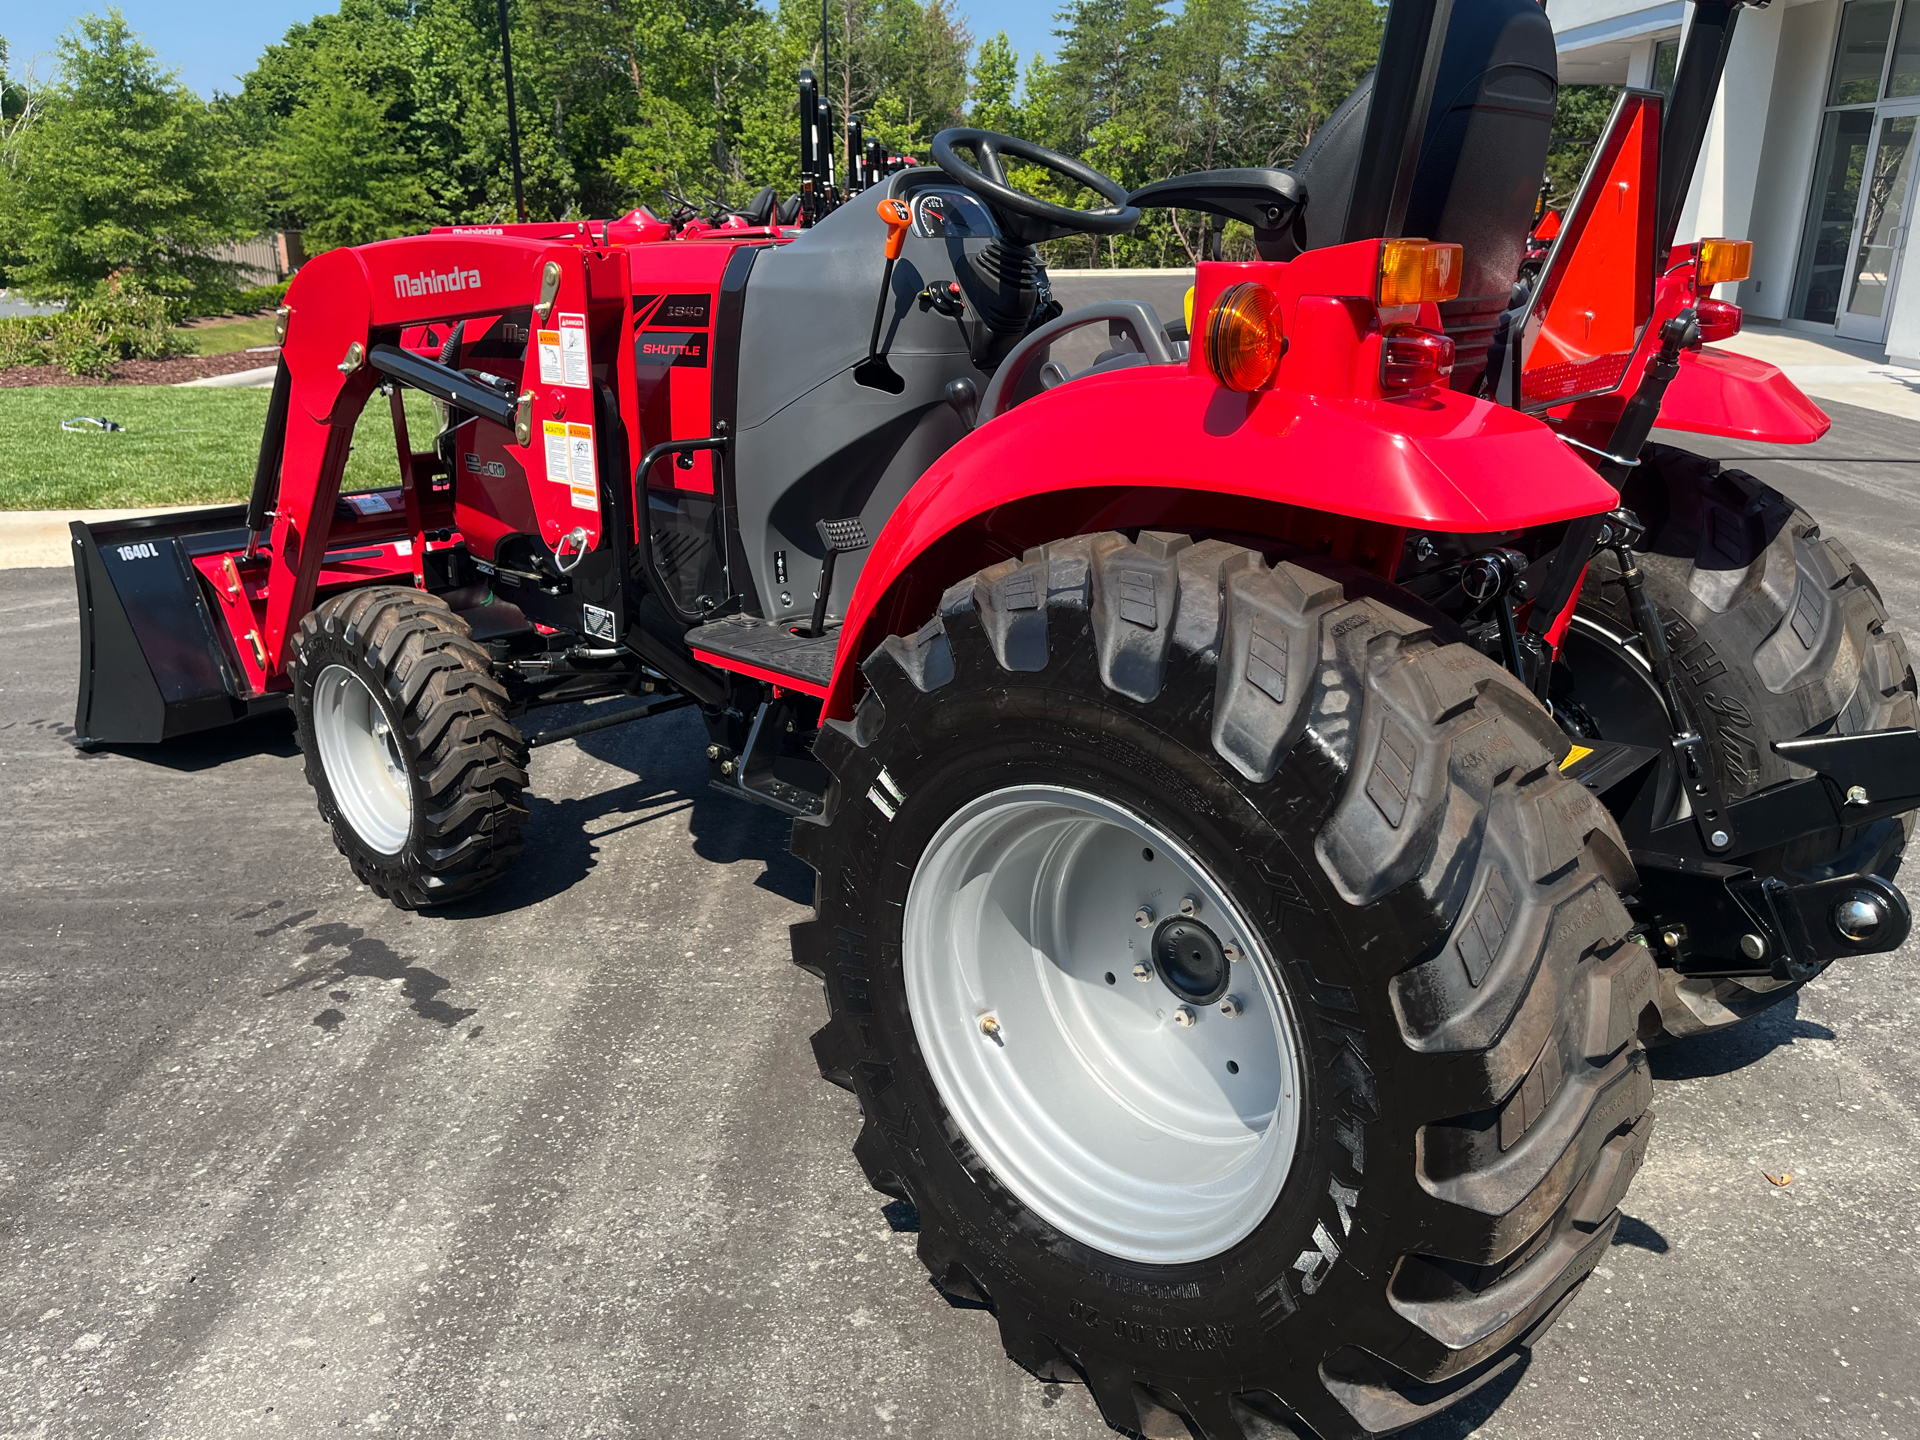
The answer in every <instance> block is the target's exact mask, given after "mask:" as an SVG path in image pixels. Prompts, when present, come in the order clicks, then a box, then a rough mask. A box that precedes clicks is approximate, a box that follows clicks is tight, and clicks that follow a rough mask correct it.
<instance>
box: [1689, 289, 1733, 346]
mask: <svg viewBox="0 0 1920 1440" xmlns="http://www.w3.org/2000/svg"><path fill="white" fill-rule="evenodd" d="M1693 313H1694V314H1696V315H1698V316H1699V317H1700V338H1701V339H1702V340H1703V341H1705V342H1706V343H1707V344H1709V345H1711V344H1713V342H1714V341H1716V340H1731V339H1732V338H1733V337H1734V336H1736V335H1738V334H1739V333H1740V321H1741V318H1742V317H1741V314H1740V307H1739V306H1738V305H1735V304H1734V303H1733V302H1732V301H1731V300H1706V299H1701V300H1695V301H1694V302H1693Z"/></svg>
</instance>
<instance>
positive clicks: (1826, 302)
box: [1787, 0, 1920, 340]
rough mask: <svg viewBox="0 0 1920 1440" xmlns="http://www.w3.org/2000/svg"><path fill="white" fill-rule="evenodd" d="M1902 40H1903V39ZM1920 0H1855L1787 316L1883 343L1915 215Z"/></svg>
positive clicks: (1846, 14)
mask: <svg viewBox="0 0 1920 1440" xmlns="http://www.w3.org/2000/svg"><path fill="white" fill-rule="evenodd" d="M1896 37H1897V38H1896ZM1911 96H1920V0H1848V3H1847V4H1846V6H1845V7H1844V8H1843V9H1842V10H1841V12H1840V34H1839V39H1838V41H1837V43H1836V44H1835V46H1834V55H1833V69H1832V72H1831V74H1830V76H1829V78H1828V82H1827V100H1826V107H1825V113H1824V114H1823V115H1822V116H1821V120H1820V143H1819V148H1818V150H1817V151H1816V152H1815V156H1814V171H1813V194H1812V197H1811V198H1810V200H1809V201H1808V205H1807V219H1806V225H1805V228H1804V230H1803V231H1802V234H1801V241H1800V260H1799V267H1798V269H1797V271H1796V273H1795V276H1794V287H1793V294H1792V296H1791V303H1790V304H1789V306H1788V309H1787V314H1788V315H1789V316H1790V317H1792V318H1794V319H1797V320H1810V321H1813V322H1815V323H1817V324H1821V325H1834V326H1836V327H1837V328H1838V329H1839V330H1840V332H1841V333H1842V334H1849V335H1854V336H1857V337H1858V338H1861V339H1867V340H1877V339H1879V338H1881V337H1882V336H1883V335H1884V333H1885V330H1886V317H1887V313H1888V309H1889V307H1888V304H1887V301H1888V298H1889V295H1890V292H1891V289H1892V286H1893V284H1894V277H1895V275H1896V273H1897V271H1898V269H1899V266H1900V261H1901V251H1902V249H1903V248H1904V245H1903V243H1902V242H1903V241H1904V239H1905V235H1906V230H1907V225H1906V217H1907V216H1908V215H1909V214H1910V213H1911V208H1912V201H1913V198H1915V197H1914V196H1913V195H1912V194H1911V193H1910V192H1912V191H1913V188H1914V187H1913V184H1912V181H1913V169H1914V165H1913V160H1914V156H1915V153H1916V151H1915V145H1914V141H1915V128H1916V119H1915V106H1914V103H1913V101H1912V100H1911V99H1906V98H1904V97H1911Z"/></svg>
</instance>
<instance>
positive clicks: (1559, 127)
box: [1547, 85, 1620, 207]
mask: <svg viewBox="0 0 1920 1440" xmlns="http://www.w3.org/2000/svg"><path fill="white" fill-rule="evenodd" d="M1619 94H1620V88H1619V87H1618V86H1617V85H1562V86H1561V87H1560V95H1559V98H1558V102H1557V104H1556V106H1555V109H1554V112H1553V143H1552V145H1551V146H1549V148H1548V150H1547V181H1548V184H1549V185H1550V186H1551V187H1552V188H1551V190H1550V192H1549V194H1548V201H1549V203H1550V204H1552V205H1554V206H1556V207H1557V206H1561V205H1564V204H1566V203H1567V202H1568V201H1569V200H1571V199H1573V192H1574V191H1575V190H1576V189H1578V188H1579V185H1580V177H1581V175H1583V174H1584V173H1585V172H1586V168H1587V160H1588V158H1589V157H1590V156H1591V155H1592V154H1593V147H1594V146H1595V145H1597V144H1599V143H1600V132H1601V131H1603V130H1605V129H1606V128H1607V119H1608V117H1609V116H1611V115H1612V114H1613V103H1614V100H1615V99H1616V98H1617V97H1618V96H1619Z"/></svg>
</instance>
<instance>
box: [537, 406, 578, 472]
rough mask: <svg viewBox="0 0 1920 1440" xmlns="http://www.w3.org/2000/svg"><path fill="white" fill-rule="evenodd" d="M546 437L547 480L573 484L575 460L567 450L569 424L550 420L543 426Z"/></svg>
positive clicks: (542, 431) (542, 430) (542, 429)
mask: <svg viewBox="0 0 1920 1440" xmlns="http://www.w3.org/2000/svg"><path fill="white" fill-rule="evenodd" d="M541 433H542V434H543V435H544V436H545V437H546V450H547V478H548V479H549V480H558V481H559V482H560V483H561V484H562V485H567V484H570V483H572V470H573V460H572V455H571V453H570V452H569V450H568V448H567V422H566V421H564V420H548V421H546V422H544V423H543V424H542V426H541Z"/></svg>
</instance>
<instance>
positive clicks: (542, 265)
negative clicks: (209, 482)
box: [243, 234, 618, 688]
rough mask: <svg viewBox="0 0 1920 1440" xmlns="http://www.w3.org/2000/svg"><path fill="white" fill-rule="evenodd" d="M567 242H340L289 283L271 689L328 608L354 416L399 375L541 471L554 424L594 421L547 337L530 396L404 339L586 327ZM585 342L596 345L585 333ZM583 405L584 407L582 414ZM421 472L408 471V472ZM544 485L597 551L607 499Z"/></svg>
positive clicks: (487, 238)
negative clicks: (328, 573)
mask: <svg viewBox="0 0 1920 1440" xmlns="http://www.w3.org/2000/svg"><path fill="white" fill-rule="evenodd" d="M556 241H561V237H555V239H554V240H549V239H546V238H523V237H520V236H491V235H464V234H463V235H454V236H445V235H435V236H419V237H413V238H409V239H403V240H390V241H383V242H381V243H379V244H374V245H366V246H362V247H360V248H358V249H353V250H333V251H329V252H327V253H326V254H324V255H320V256H318V257H316V258H315V259H314V260H312V261H310V262H309V263H308V264H307V266H306V267H305V268H304V269H302V270H301V272H300V273H299V275H298V276H297V277H295V279H294V282H293V284H292V286H291V287H289V289H288V291H287V312H288V313H287V326H286V339H285V342H284V347H283V352H282V353H283V355H284V358H285V361H286V365H287V370H288V373H289V375H290V378H291V391H290V395H289V403H288V405H287V407H286V420H285V426H286V428H285V432H284V436H283V437H282V440H281V444H280V456H281V458H280V473H279V481H278V485H277V487H276V488H275V490H274V504H273V507H272V529H271V539H270V542H269V544H268V545H267V546H266V547H265V553H264V556H263V557H262V558H263V559H264V561H265V563H266V566H267V577H266V586H265V590H266V606H265V614H264V615H263V617H262V620H261V625H260V629H259V639H260V644H259V647H258V652H257V657H256V658H259V659H260V668H261V673H260V674H259V675H258V677H257V680H258V682H259V683H260V684H261V685H263V686H265V687H269V688H278V687H280V686H283V685H284V684H285V678H284V669H285V664H286V658H287V645H288V641H289V639H290V637H291V635H292V632H293V630H294V629H295V627H297V626H298V624H299V621H300V618H301V617H302V616H303V615H305V614H306V613H307V612H308V611H309V610H311V609H312V608H313V605H314V599H315V593H316V589H317V586H318V583H319V578H320V573H321V570H322V567H323V566H324V564H325V561H326V555H327V549H328V545H329V542H330V540H331V538H332V532H333V520H334V509H335V504H336V502H337V501H338V499H339V497H340V478H341V475H342V473H343V472H344V470H345V468H346V463H347V457H348V455H349V453H350V452H351V448H352V442H353V432H354V426H355V424H356V423H357V422H358V420H359V418H360V412H361V410H362V409H363V408H364V407H365V405H366V403H367V399H368V397H369V396H371V395H372V394H373V392H374V390H375V389H376V388H377V387H378V386H379V385H380V383H381V382H382V380H383V379H384V378H386V377H387V376H389V375H390V376H392V377H394V378H395V379H397V380H399V381H401V382H402V383H406V384H410V385H414V386H416V387H418V388H421V389H423V390H426V391H427V392H428V393H430V394H435V395H436V396H437V397H438V398H440V399H442V400H445V401H448V402H449V403H451V404H453V405H455V406H457V407H458V408H460V409H461V410H462V411H463V412H464V413H467V414H472V415H474V416H476V417H477V419H478V421H479V423H481V424H487V425H493V426H496V427H499V428H501V429H505V430H507V431H508V436H507V443H506V446H505V448H506V450H507V452H508V453H509V454H510V455H512V456H513V458H514V459H515V460H516V461H517V462H518V463H519V464H520V465H521V466H522V468H523V469H524V470H525V471H526V473H527V474H528V476H529V477H530V478H531V479H536V480H544V479H545V478H546V475H547V466H546V457H545V455H544V453H543V449H542V445H541V443H540V441H541V439H542V432H543V429H544V428H545V427H546V425H547V424H548V422H555V421H557V422H559V423H561V424H563V425H564V424H565V423H567V422H568V421H569V419H570V420H571V422H572V423H574V424H576V425H580V424H589V425H590V422H591V420H592V413H591V400H590V398H589V399H586V400H584V401H583V400H582V398H581V396H580V394H579V387H578V386H572V387H569V386H567V385H565V384H564V383H556V381H555V379H554V378H553V377H552V376H551V375H548V376H543V375H542V373H541V370H540V363H539V347H538V346H536V345H528V346H527V357H528V358H527V360H526V362H525V365H526V373H524V374H523V377H522V381H521V385H520V387H519V396H520V398H519V400H518V402H517V405H516V402H515V401H514V400H512V399H510V398H507V397H505V396H502V395H500V394H498V393H495V392H493V391H491V390H490V389H489V387H487V386H485V385H482V384H480V383H478V382H475V381H473V380H470V379H468V378H467V377H465V376H462V375H460V374H459V373H457V372H455V371H451V370H449V369H448V367H445V366H440V365H436V364H434V363H433V362H431V361H428V360H425V359H422V358H421V357H419V356H416V355H412V354H410V353H409V352H407V351H405V350H402V349H400V348H399V345H398V341H399V339H400V335H401V332H402V331H403V330H405V329H407V328H408V327H412V326H418V325H422V324H426V323H429V322H432V323H435V324H441V323H447V324H450V323H452V322H455V321H459V320H463V319H474V318H478V317H482V316H501V315H505V314H509V313H512V312H515V311H521V312H527V311H530V312H531V314H532V316H533V317H534V322H535V323H537V324H546V323H549V322H551V323H555V324H558V323H559V322H560V320H561V319H562V317H565V318H567V319H568V320H569V321H571V320H572V319H573V318H575V317H578V319H579V322H580V325H581V328H582V330H583V332H584V328H585V323H586V321H585V317H586V315H587V313H588V310H589V301H590V294H589V280H588V270H589V266H590V257H589V256H588V255H587V254H586V252H584V251H582V250H581V249H580V248H578V247H577V246H576V245H572V244H567V243H564V241H561V243H556ZM609 288H610V289H613V290H615V291H617V289H618V287H617V285H616V286H612V287H609ZM581 343H582V346H583V349H582V354H583V355H584V353H585V350H584V344H585V342H584V340H583V341H582V342H581ZM562 379H564V377H562ZM570 402H571V403H572V406H573V408H574V409H575V410H576V411H578V412H579V413H577V414H573V415H571V416H569V415H568V406H569V403H570ZM516 408H517V410H518V412H519V413H520V415H523V416H524V418H525V421H526V424H525V425H524V427H519V428H516V420H517V419H518V418H519V417H518V416H517V415H516ZM408 478H409V477H408V476H406V475H403V477H402V479H403V482H404V481H406V480H407V479H408ZM407 488H410V487H407ZM531 488H532V492H533V497H534V506H535V511H536V513H537V514H538V517H539V522H540V530H541V538H542V540H544V541H545V542H546V543H547V544H548V545H549V546H554V545H558V544H560V543H561V542H562V539H563V537H569V538H571V540H572V543H573V544H574V545H576V546H582V545H584V546H585V547H587V548H591V547H592V546H593V545H594V544H596V543H598V541H599V538H600V507H599V504H598V503H597V500H596V501H595V503H593V505H592V506H591V508H590V509H582V508H579V507H577V506H576V505H575V504H574V503H573V497H572V496H571V495H569V494H565V493H555V491H556V490H562V489H563V488H564V487H554V486H548V485H544V484H535V485H533V486H532V487H531ZM409 508H412V507H409ZM407 523H408V521H407V515H406V512H405V511H402V512H401V513H400V514H398V515H396V517H395V526H396V534H397V533H398V527H400V526H403V525H405V524H407ZM414 523H416V524H417V521H415V522H414ZM357 538H358V537H357ZM406 538H407V539H408V540H409V541H410V543H411V545H412V546H414V547H418V546H420V545H422V544H423V543H424V537H423V536H422V535H419V534H412V535H408V536H407V537H406ZM243 658H244V657H243Z"/></svg>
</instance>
